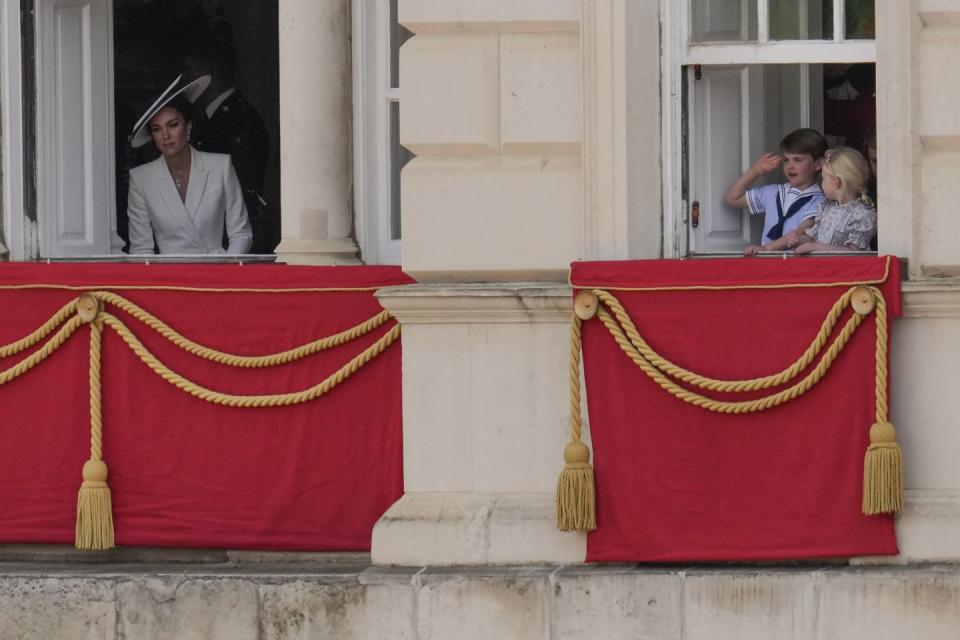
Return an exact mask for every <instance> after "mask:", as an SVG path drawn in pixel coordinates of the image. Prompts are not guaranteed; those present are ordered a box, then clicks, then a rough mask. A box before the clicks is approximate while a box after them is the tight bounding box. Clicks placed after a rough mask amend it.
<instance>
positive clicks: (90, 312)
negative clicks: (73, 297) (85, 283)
mask: <svg viewBox="0 0 960 640" xmlns="http://www.w3.org/2000/svg"><path fill="white" fill-rule="evenodd" d="M99 313H100V301H99V300H97V299H96V298H95V297H93V296H92V295H90V294H89V293H85V294H83V295H82V296H80V297H79V298H77V315H78V316H80V319H81V320H83V321H84V322H88V323H89V322H93V321H94V320H96V319H97V315H98V314H99Z"/></svg>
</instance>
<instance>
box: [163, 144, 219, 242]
mask: <svg viewBox="0 0 960 640" xmlns="http://www.w3.org/2000/svg"><path fill="white" fill-rule="evenodd" d="M156 162H157V171H156V176H157V188H158V189H159V191H160V197H161V198H162V199H163V204H165V205H166V207H167V211H168V212H169V214H170V216H171V218H173V219H174V220H176V221H177V223H178V224H179V225H180V227H181V228H182V229H183V231H184V234H185V235H186V236H187V237H189V238H191V239H193V241H194V242H196V243H197V245H199V246H201V247H206V250H207V251H209V250H210V248H209V247H207V244H206V242H204V241H203V236H202V235H200V231H199V230H198V229H197V227H196V225H194V224H193V217H192V216H191V215H190V214H189V213H187V209H186V207H185V206H184V203H183V201H182V200H180V193H179V192H178V191H177V187H176V185H174V183H173V176H171V175H170V170H169V169H168V168H167V163H166V162H165V161H164V159H163V157H162V156H161V157H160V158H158V159H157V161H156ZM190 180H191V181H192V180H193V168H192V167H191V169H190ZM187 189H188V195H189V185H188V186H187Z"/></svg>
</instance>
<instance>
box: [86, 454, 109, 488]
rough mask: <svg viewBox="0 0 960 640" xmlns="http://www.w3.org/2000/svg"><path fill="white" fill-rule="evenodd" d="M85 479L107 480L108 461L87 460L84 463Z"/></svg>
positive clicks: (87, 480)
mask: <svg viewBox="0 0 960 640" xmlns="http://www.w3.org/2000/svg"><path fill="white" fill-rule="evenodd" d="M83 481H84V483H87V482H103V483H106V481H107V463H106V462H104V461H103V460H87V461H86V462H84V463H83Z"/></svg>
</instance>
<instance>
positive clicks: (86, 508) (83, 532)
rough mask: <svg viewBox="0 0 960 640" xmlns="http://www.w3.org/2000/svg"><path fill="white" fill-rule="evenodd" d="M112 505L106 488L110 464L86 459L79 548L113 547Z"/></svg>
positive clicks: (79, 510) (79, 501)
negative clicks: (108, 465)
mask: <svg viewBox="0 0 960 640" xmlns="http://www.w3.org/2000/svg"><path fill="white" fill-rule="evenodd" d="M113 542H114V541H113V503H112V500H111V498H110V487H109V486H107V464H106V463H105V462H104V461H103V460H87V461H86V462H85V463H84V464H83V484H82V485H81V486H80V494H79V495H78V496H77V537H76V543H75V544H76V547H77V549H92V550H98V551H99V550H103V549H112V548H113V546H114V545H113Z"/></svg>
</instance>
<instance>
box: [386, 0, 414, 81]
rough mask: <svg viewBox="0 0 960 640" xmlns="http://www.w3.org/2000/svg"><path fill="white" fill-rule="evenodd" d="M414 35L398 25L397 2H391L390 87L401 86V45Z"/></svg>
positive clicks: (392, 0)
mask: <svg viewBox="0 0 960 640" xmlns="http://www.w3.org/2000/svg"><path fill="white" fill-rule="evenodd" d="M412 35H413V33H411V32H410V31H408V30H407V29H404V28H403V27H401V26H400V25H399V24H398V23H397V0H390V86H391V87H399V86H400V45H402V44H403V43H404V42H406V41H407V40H408V39H409V38H410V36H412Z"/></svg>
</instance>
